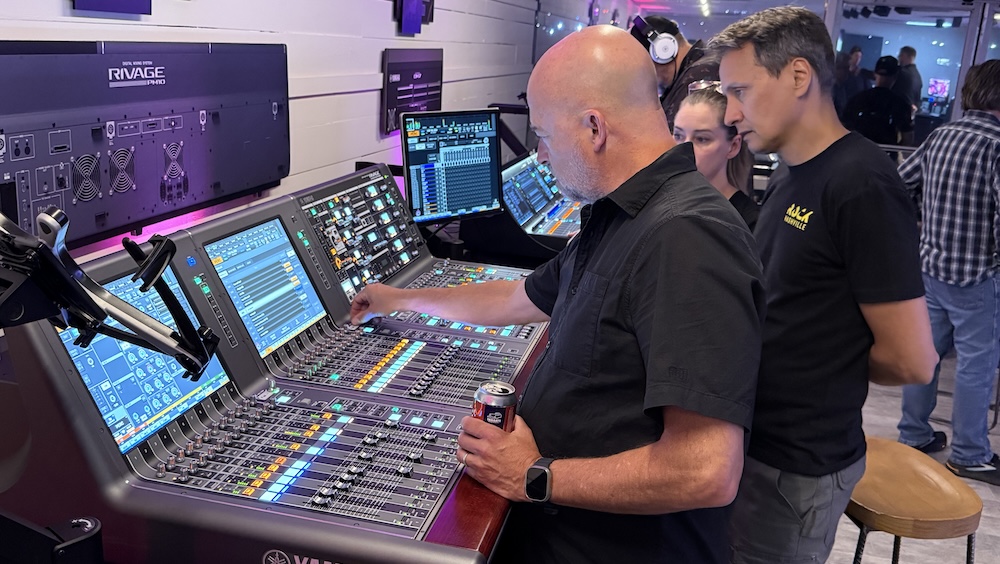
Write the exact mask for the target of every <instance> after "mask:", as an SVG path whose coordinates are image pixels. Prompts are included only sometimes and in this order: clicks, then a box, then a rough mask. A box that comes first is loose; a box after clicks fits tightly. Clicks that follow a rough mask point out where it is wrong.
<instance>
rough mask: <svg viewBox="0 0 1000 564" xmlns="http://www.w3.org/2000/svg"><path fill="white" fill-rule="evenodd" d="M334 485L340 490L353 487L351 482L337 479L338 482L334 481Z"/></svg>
mask: <svg viewBox="0 0 1000 564" xmlns="http://www.w3.org/2000/svg"><path fill="white" fill-rule="evenodd" d="M333 487H335V488H337V489H338V490H340V491H346V490H349V489H350V488H351V484H349V483H347V482H341V481H340V480H337V481H336V482H334V483H333Z"/></svg>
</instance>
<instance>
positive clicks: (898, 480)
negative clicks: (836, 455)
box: [846, 437, 983, 539]
mask: <svg viewBox="0 0 1000 564" xmlns="http://www.w3.org/2000/svg"><path fill="white" fill-rule="evenodd" d="M867 441H868V459H867V462H866V469H865V475H864V476H863V477H862V478H861V481H859V482H858V485H857V486H855V488H854V493H853V494H852V495H851V501H850V503H849V504H848V506H847V511H846V513H847V515H848V516H849V517H851V518H852V519H854V520H855V521H858V522H861V523H864V524H865V525H867V526H868V527H869V528H870V529H872V530H875V531H884V532H887V533H891V534H893V535H895V536H900V537H908V538H917V539H949V538H955V537H962V536H967V535H971V534H972V533H974V532H976V529H977V528H979V518H980V517H981V516H982V513H983V500H982V499H980V498H979V495H977V494H976V492H975V491H973V490H972V488H970V487H969V486H968V484H966V483H965V482H963V481H962V480H961V479H960V478H958V477H957V476H955V475H954V474H952V473H951V472H950V471H948V469H946V468H945V467H944V466H943V465H942V464H941V463H940V462H938V461H936V460H934V459H933V458H931V457H930V456H927V455H926V454H924V453H922V452H920V451H919V450H917V449H915V448H912V447H909V446H906V445H904V444H901V443H898V442H896V441H891V440H887V439H880V438H878V437H868V439H867Z"/></svg>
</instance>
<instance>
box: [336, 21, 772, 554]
mask: <svg viewBox="0 0 1000 564" xmlns="http://www.w3.org/2000/svg"><path fill="white" fill-rule="evenodd" d="M528 104H529V106H530V107H531V115H530V121H531V127H532V129H533V130H534V131H535V133H536V134H537V136H538V160H539V162H543V163H548V164H549V165H550V166H551V167H552V173H553V174H554V175H555V176H556V177H558V178H559V185H560V188H561V189H562V191H563V193H565V194H566V196H567V197H568V198H571V199H574V200H579V201H583V202H586V203H589V204H590V206H589V207H588V208H587V209H588V211H589V213H588V214H586V216H585V220H584V221H585V223H584V224H583V229H582V230H581V231H580V233H579V234H578V235H577V236H576V237H573V239H571V240H570V241H569V243H568V244H567V245H566V247H565V248H564V249H563V250H562V251H561V252H560V253H559V254H558V255H557V256H556V257H555V258H554V259H552V260H551V261H549V262H547V263H545V264H543V265H541V266H540V267H538V269H537V270H535V271H534V272H533V273H532V274H531V275H529V276H528V277H527V278H524V279H521V280H516V281H493V282H487V283H484V284H469V285H465V286H458V287H455V288H423V289H413V290H401V289H396V288H392V287H390V286H388V285H385V284H370V285H368V286H366V287H365V288H364V289H363V290H362V291H361V292H359V293H358V295H357V296H355V297H354V301H353V303H352V305H351V321H352V322H353V323H358V322H362V321H366V320H367V319H369V318H371V317H372V316H376V315H385V314H388V313H390V312H392V311H396V310H413V311H419V312H423V313H429V314H432V315H439V316H443V317H447V318H448V319H455V320H463V321H466V322H469V323H474V324H477V325H501V326H503V325H509V324H513V323H517V324H521V323H527V322H539V321H547V320H549V326H548V332H549V342H548V345H547V346H546V347H545V352H544V353H543V354H542V355H541V357H540V358H539V359H538V362H537V363H536V364H535V367H534V372H533V373H532V374H531V378H530V379H529V381H528V384H527V386H526V387H525V388H524V389H522V390H519V391H520V392H521V394H522V395H521V399H520V403H519V405H518V412H519V414H520V415H519V416H518V417H517V418H515V425H514V430H513V431H512V432H510V433H505V432H504V431H503V430H502V429H499V428H497V427H494V426H492V425H490V424H489V423H486V422H485V421H481V420H479V419H475V418H473V417H466V418H464V419H463V420H462V433H461V434H460V435H459V437H458V446H459V449H458V451H457V457H458V460H459V462H462V463H465V465H466V469H465V471H466V473H468V474H469V475H470V476H471V477H473V478H475V479H476V480H478V481H480V482H481V483H482V484H483V485H485V486H486V487H487V488H489V489H490V490H492V491H493V492H495V493H497V494H498V495H501V496H503V497H505V498H507V499H509V500H511V501H513V502H515V503H514V504H513V506H512V509H511V514H510V518H509V519H508V521H507V524H506V526H505V527H504V533H503V535H502V536H501V538H500V541H499V544H498V547H497V549H496V554H495V556H494V557H493V558H492V559H491V561H492V562H498V563H499V562H515V563H524V562H531V563H533V564H534V563H543V564H544V563H547V562H560V563H561V562H573V563H577V562H581V563H586V562H595V563H596V562H642V563H658V562H663V563H674V562H697V563H699V564H726V563H727V562H728V560H729V543H728V542H727V533H726V522H727V520H728V515H729V513H728V507H727V506H728V505H729V504H730V503H731V501H732V499H733V497H734V496H735V495H736V488H737V486H738V484H739V479H740V473H741V471H742V468H743V449H744V441H745V440H746V437H747V435H748V434H749V427H750V418H751V416H752V410H753V398H754V390H755V388H756V383H757V379H756V373H757V365H758V361H759V359H760V324H761V323H762V322H763V316H764V311H763V307H764V288H763V284H762V283H761V277H762V274H761V271H760V261H759V260H758V258H757V255H756V251H755V249H754V241H753V235H752V234H751V233H750V231H749V230H748V229H747V227H746V225H745V224H744V223H743V221H742V220H741V219H740V217H739V214H737V213H736V211H735V210H734V209H733V207H732V206H731V205H729V203H728V202H726V200H725V199H724V198H723V197H722V196H721V195H719V193H718V192H717V191H716V190H715V189H714V188H712V186H711V185H709V184H708V182H707V181H706V180H705V177H704V176H702V175H701V174H699V173H698V171H697V170H696V169H695V166H694V153H693V151H692V150H691V146H690V145H687V144H684V145H680V146H677V145H676V144H675V143H674V141H673V139H671V137H670V130H669V129H668V128H667V120H666V118H665V117H664V115H663V111H662V110H661V108H660V105H659V103H658V101H657V96H656V76H655V74H654V71H653V63H652V62H650V59H649V55H648V54H647V53H646V52H644V51H643V49H641V48H640V46H639V44H638V43H636V41H635V40H634V39H632V37H630V36H629V34H628V33H626V32H625V31H623V30H621V29H618V28H616V27H614V26H609V25H601V26H591V27H588V28H586V29H584V30H582V31H580V32H577V33H572V34H570V35H569V36H567V37H566V38H564V39H563V40H562V41H560V42H559V43H557V44H556V45H555V46H553V47H552V48H550V49H549V50H548V51H546V52H545V54H544V55H543V56H542V57H541V59H539V61H538V63H537V64H536V65H535V68H534V70H533V71H532V73H531V77H530V78H529V79H528ZM529 469H532V472H531V473H530V474H529V472H528V471H529ZM529 476H531V477H532V479H531V480H530V482H529ZM529 485H530V486H531V487H528V486H529ZM536 486H537V487H536Z"/></svg>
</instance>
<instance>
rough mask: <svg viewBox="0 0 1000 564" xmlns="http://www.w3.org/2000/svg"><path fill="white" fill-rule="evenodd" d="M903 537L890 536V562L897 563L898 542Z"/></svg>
mask: <svg viewBox="0 0 1000 564" xmlns="http://www.w3.org/2000/svg"><path fill="white" fill-rule="evenodd" d="M902 540H903V539H901V538H899V537H898V536H897V537H892V564H899V543H900V541H902Z"/></svg>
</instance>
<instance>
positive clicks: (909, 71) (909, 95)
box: [892, 64, 924, 108]
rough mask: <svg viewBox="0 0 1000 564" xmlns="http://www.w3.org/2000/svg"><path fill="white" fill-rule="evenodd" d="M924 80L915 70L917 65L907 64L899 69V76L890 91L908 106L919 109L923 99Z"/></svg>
mask: <svg viewBox="0 0 1000 564" xmlns="http://www.w3.org/2000/svg"><path fill="white" fill-rule="evenodd" d="M923 89H924V80H923V78H922V77H921V76H920V71H918V70H917V65H914V64H909V65H903V66H901V67H899V75H897V76H896V82H895V84H893V85H892V91H893V92H895V93H896V94H899V95H900V96H903V97H904V98H906V100H907V101H908V102H910V104H912V105H914V106H917V107H918V108H919V107H920V99H921V98H922V97H923Z"/></svg>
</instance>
